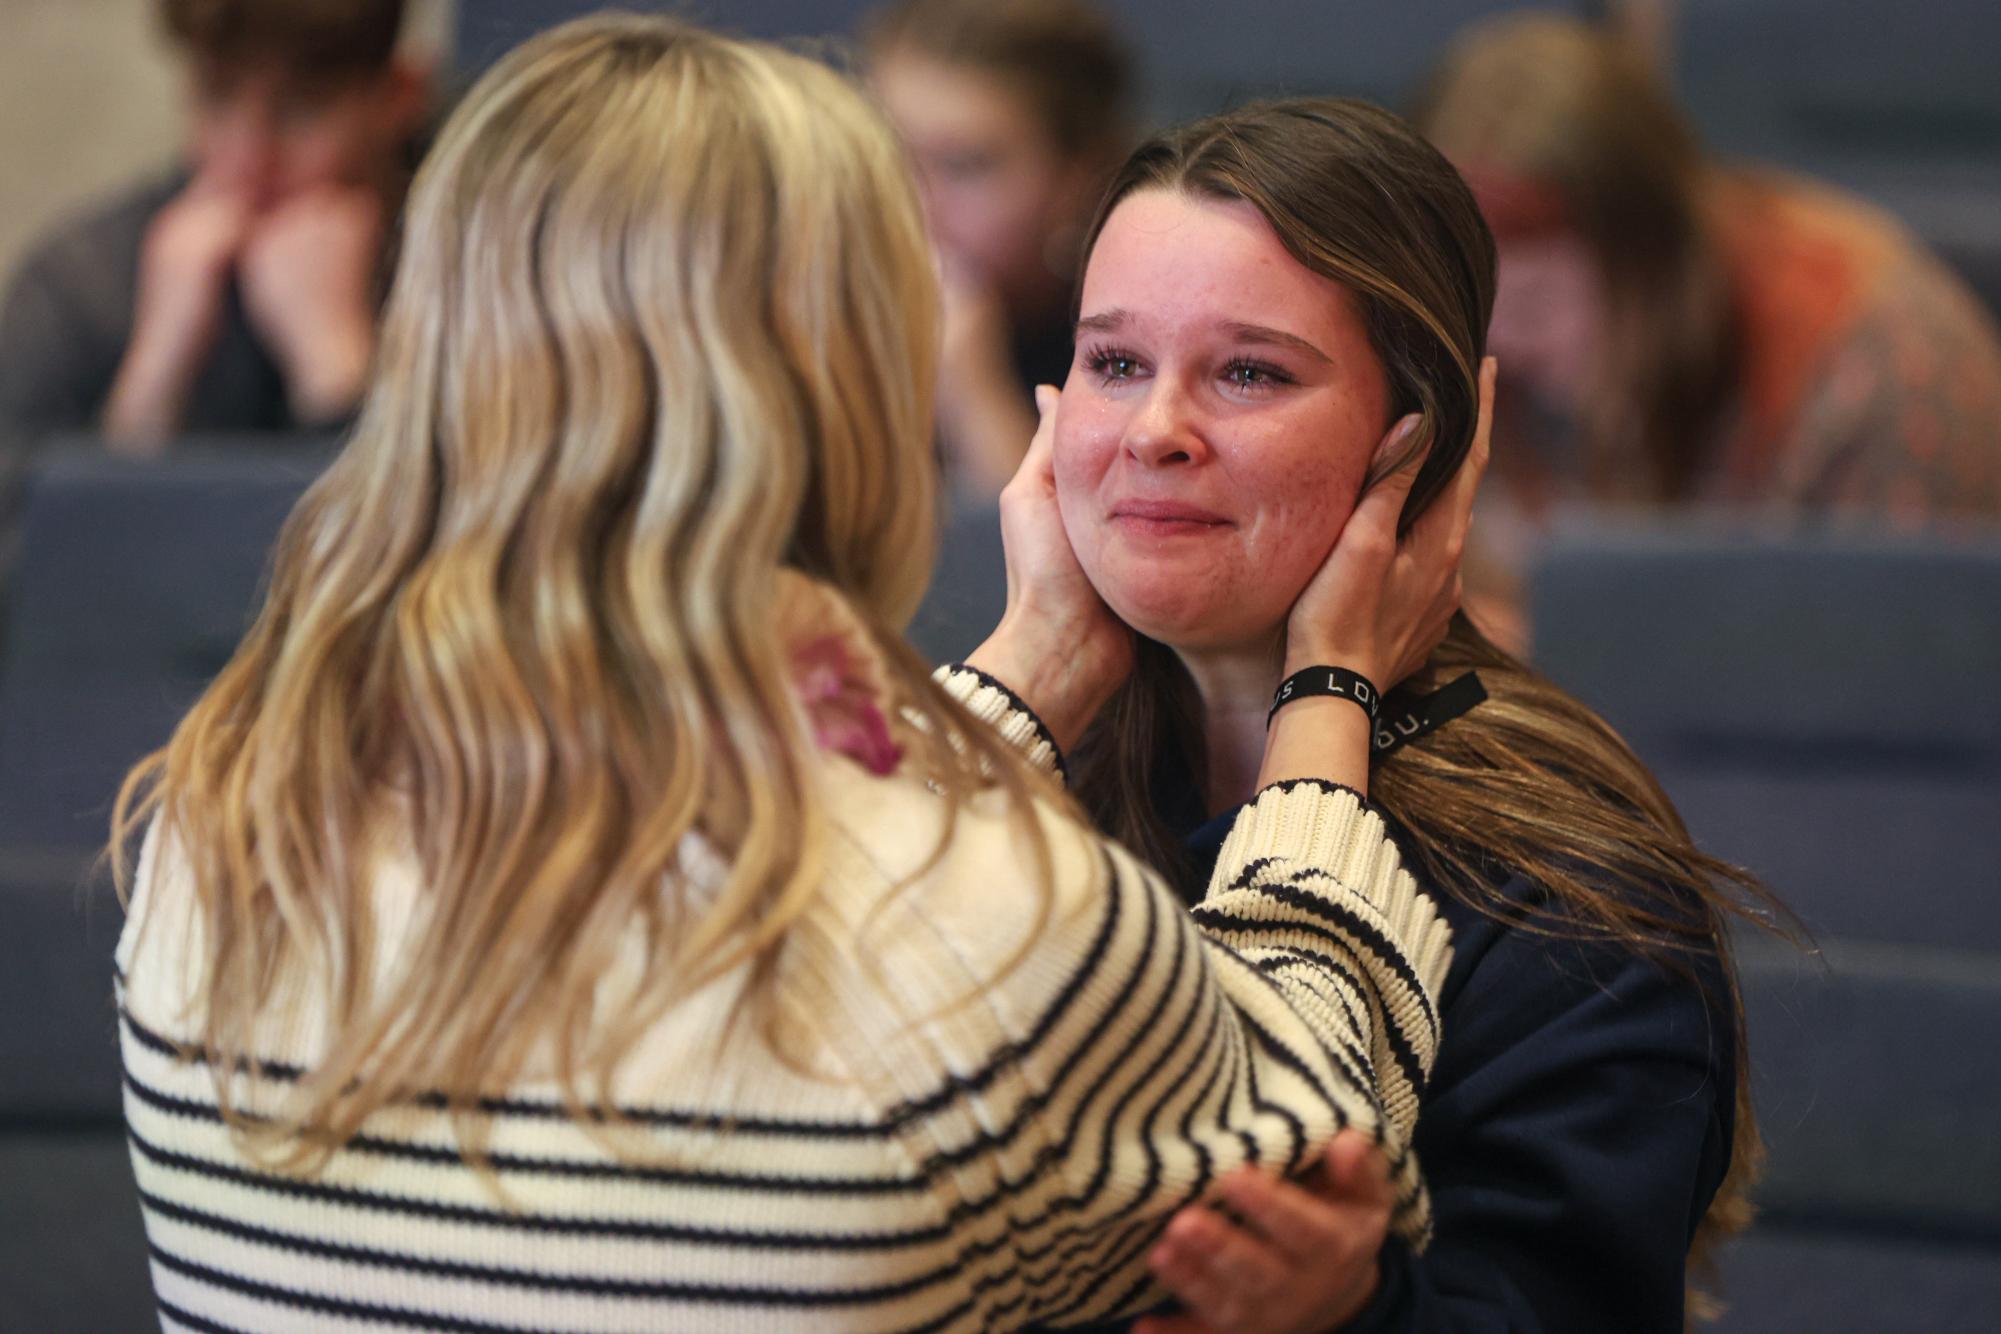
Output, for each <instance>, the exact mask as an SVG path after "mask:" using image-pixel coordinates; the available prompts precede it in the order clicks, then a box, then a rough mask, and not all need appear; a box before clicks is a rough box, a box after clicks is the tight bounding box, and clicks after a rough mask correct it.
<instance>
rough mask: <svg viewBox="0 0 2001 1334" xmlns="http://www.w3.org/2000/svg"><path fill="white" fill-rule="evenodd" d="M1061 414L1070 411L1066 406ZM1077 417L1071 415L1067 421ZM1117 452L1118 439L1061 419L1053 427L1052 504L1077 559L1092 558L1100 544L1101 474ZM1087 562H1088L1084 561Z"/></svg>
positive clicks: (1101, 523) (1102, 504) (1102, 482)
mask: <svg viewBox="0 0 2001 1334" xmlns="http://www.w3.org/2000/svg"><path fill="white" fill-rule="evenodd" d="M1061 411H1064V412H1071V411H1072V409H1070V408H1069V406H1068V405H1067V404H1066V405H1065V407H1064V408H1063V409H1061ZM1077 420H1078V418H1077V417H1076V416H1074V415H1073V416H1072V417H1071V418H1070V421H1071V422H1076V421H1077ZM1117 453H1118V437H1117V436H1116V435H1115V434H1113V433H1111V432H1109V431H1104V430H1096V429H1078V428H1077V427H1076V426H1072V425H1067V424H1066V422H1065V420H1064V419H1063V418H1062V417H1059V418H1058V420H1057V424H1056V439H1055V441H1054V442H1053V444H1052V446H1051V456H1052V457H1051V463H1052V465H1053V468H1054V471H1055V474H1056V504H1057V508H1058V510H1059V511H1060V512H1061V514H1062V516H1063V528H1064V531H1065V532H1067V533H1068V534H1069V536H1070V545H1071V546H1072V547H1074V548H1076V550H1077V554H1078V556H1079V557H1080V558H1088V557H1091V556H1095V554H1096V552H1097V550H1098V548H1099V547H1100V546H1101V545H1102V543H1103V541H1104V501H1105V499H1106V497H1105V496H1104V495H1103V494H1102V491H1103V487H1104V482H1105V474H1106V472H1107V471H1108V470H1109V469H1110V467H1111V463H1112V460H1113V458H1114V457H1115V456H1116V455H1117ZM1087 563H1088V559H1087Z"/></svg>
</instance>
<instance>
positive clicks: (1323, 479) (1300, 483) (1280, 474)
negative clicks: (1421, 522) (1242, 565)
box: [1247, 453, 1362, 599]
mask: <svg viewBox="0 0 2001 1334" xmlns="http://www.w3.org/2000/svg"><path fill="white" fill-rule="evenodd" d="M1258 481H1259V486H1258V490H1259V494H1260V504H1259V505H1258V519H1257V522H1256V523H1255V524H1254V525H1253V526H1252V532H1251V534H1250V541H1249V542H1248V543H1247V547H1248V551H1247V554H1248V556H1249V558H1250V565H1251V566H1252V568H1253V569H1254V570H1256V571H1257V572H1258V574H1259V576H1260V577H1261V578H1263V579H1266V580H1269V581H1270V584H1271V586H1272V587H1273V588H1274V589H1277V590H1282V591H1283V592H1284V593H1285V595H1286V596H1287V598H1288V599H1290V598H1291V597H1296V596H1297V595H1298V593H1299V590H1301V589H1303V588H1305V587H1306V584H1307V581H1308V580H1310V579H1312V578H1313V575H1314V573H1315V572H1316V571H1318V570H1319V568H1320V566H1321V563H1322V562H1323V561H1324V560H1325V559H1326V557H1327V553H1328V552H1329V551H1330V550H1332V549H1333V546H1334V541H1335V539H1336V538H1337V537H1338V536H1339V535H1340V532H1341V527H1342V525H1343V524H1345V523H1346V522H1347V520H1348V516H1349V515H1350V514H1351V513H1353V512H1354V508H1355V503H1354V502H1355V496H1356V494H1357V493H1358V492H1359V490H1360V487H1361V481H1362V478H1361V471H1360V469H1359V468H1358V467H1356V466H1355V465H1354V464H1353V463H1352V462H1351V461H1349V460H1345V459H1342V458H1339V457H1333V456H1330V455H1329V454H1327V453H1322V454H1321V455H1320V456H1319V457H1304V458H1299V459H1295V460H1290V461H1287V462H1283V463H1276V462H1275V463H1274V464H1273V465H1272V466H1271V467H1270V468H1269V469H1268V470H1267V471H1266V473H1265V475H1263V476H1261V477H1260V478H1259V479H1258Z"/></svg>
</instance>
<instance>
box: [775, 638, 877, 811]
mask: <svg viewBox="0 0 2001 1334" xmlns="http://www.w3.org/2000/svg"><path fill="white" fill-rule="evenodd" d="M792 671H793V684H794V686H795V687H796V688H797V690H798V691H799V699H800V702H801V703H803V704H804V705H805V706H806V716H807V718H808V719H809V720H810V721H811V722H812V724H813V739H814V740H815V741H817V742H819V744H820V748H821V749H822V750H829V751H832V752H834V753H835V754H837V755H845V756H847V757H848V758H849V759H851V760H853V761H854V762H855V763H857V764H859V765H861V766H862V768H864V769H866V770H868V771H869V772H870V773H872V774H875V775H876V776H878V777H881V776H883V775H885V774H891V773H895V772H896V766H897V765H898V764H900V763H902V762H903V747H901V746H899V745H897V744H896V741H895V740H894V739H893V738H892V737H891V736H890V734H889V723H888V721H887V720H886V719H885V718H884V717H883V716H882V709H881V708H880V707H878V706H877V703H876V697H875V691H874V690H873V689H872V688H871V686H870V685H869V682H868V679H867V678H866V676H864V675H863V673H862V671H861V668H860V665H859V664H858V663H857V662H856V661H855V660H854V658H853V657H852V656H851V655H850V653H849V652H848V645H847V642H846V640H845V639H844V637H843V636H841V635H838V634H829V635H821V636H819V637H818V638H816V639H809V640H807V641H806V642H805V643H803V644H801V645H799V646H798V647H797V648H795V649H793V651H792Z"/></svg>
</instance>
